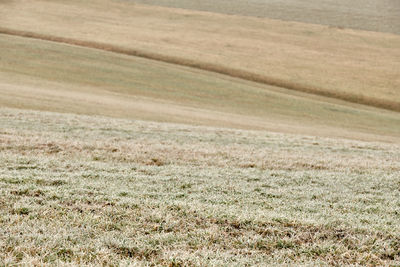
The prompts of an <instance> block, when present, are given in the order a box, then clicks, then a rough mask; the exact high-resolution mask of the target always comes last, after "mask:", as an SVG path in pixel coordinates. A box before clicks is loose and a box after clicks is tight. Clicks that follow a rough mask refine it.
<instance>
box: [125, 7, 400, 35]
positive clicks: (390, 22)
mask: <svg viewBox="0 0 400 267" xmlns="http://www.w3.org/2000/svg"><path fill="white" fill-rule="evenodd" d="M127 1H131V2H134V3H141V4H150V5H156V6H158V5H161V6H166V7H175V8H184V9H192V10H200V11H208V12H217V13H223V14H231V15H243V16H252V17H264V18H272V19H279V20H286V21H299V22H306V23H313V24H322V25H328V26H332V27H339V28H353V29H361V30H368V31H375V32H391V33H395V34H400V21H399V18H398V15H399V13H400V3H399V2H398V1H397V0H380V1H376V0H352V1H347V0H336V1H331V0H307V1H298V0H268V1H265V0H247V1H232V0H203V1H190V0H127Z"/></svg>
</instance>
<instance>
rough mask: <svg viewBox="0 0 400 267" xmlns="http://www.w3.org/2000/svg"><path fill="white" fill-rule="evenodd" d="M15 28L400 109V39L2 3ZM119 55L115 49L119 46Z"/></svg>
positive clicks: (193, 15) (6, 23)
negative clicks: (109, 46) (399, 91)
mask: <svg viewBox="0 0 400 267" xmlns="http://www.w3.org/2000/svg"><path fill="white" fill-rule="evenodd" d="M0 5H1V9H0V23H1V28H2V29H1V32H7V31H9V30H10V29H14V30H21V31H27V32H33V33H36V34H42V37H43V36H44V37H45V38H48V39H52V38H54V37H61V38H70V41H71V42H75V43H79V42H82V41H86V42H94V44H97V46H98V47H100V48H101V47H102V44H106V45H113V46H114V47H113V48H114V49H115V50H118V49H131V50H134V51H136V53H139V54H141V55H146V56H147V57H154V58H158V59H160V60H164V61H169V62H173V63H179V64H183V65H190V66H194V67H198V68H202V69H206V70H212V71H216V72H221V73H224V74H228V75H231V76H235V77H240V78H245V79H248V80H254V81H258V82H261V83H266V84H272V85H277V86H281V87H286V88H290V89H292V90H299V91H305V92H311V93H314V94H320V95H325V96H329V97H335V98H339V99H344V100H348V101H352V102H357V103H364V104H368V105H373V106H377V107H383V108H387V109H391V110H396V111H400V98H399V93H398V88H399V85H400V79H399V77H400V75H399V74H400V71H399V70H400V61H399V60H398V59H399V58H400V50H399V49H398V47H400V36H398V35H393V34H384V33H377V32H363V31H355V30H347V29H344V30H342V29H337V28H332V27H328V26H321V25H313V24H304V23H296V22H284V21H278V20H271V19H262V18H251V17H241V16H228V15H223V14H214V13H207V12H199V11H192V10H182V9H173V8H163V7H155V6H146V5H139V4H133V3H132V2H127V1H109V0H97V1H94V0H92V1H68V3H66V2H65V1H63V0H58V1H35V2H26V1H21V0H13V1H2V2H1V3H0ZM111 49H112V48H111Z"/></svg>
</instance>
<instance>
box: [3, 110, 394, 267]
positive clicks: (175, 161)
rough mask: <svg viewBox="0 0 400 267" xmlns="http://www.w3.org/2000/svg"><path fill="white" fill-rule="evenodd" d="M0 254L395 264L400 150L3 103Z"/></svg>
mask: <svg viewBox="0 0 400 267" xmlns="http://www.w3.org/2000/svg"><path fill="white" fill-rule="evenodd" d="M0 125H1V126H2V127H1V131H0V159H1V160H0V185H1V186H0V251H1V253H0V264H2V265H6V266H7V265H9V264H12V265H14V264H27V265H32V264H37V265H42V264H53V265H54V264H63V265H64V264H72V265H98V264H103V265H114V264H115V263H117V262H118V263H120V264H121V265H123V264H134V263H137V264H139V265H149V264H156V265H169V266H179V265H202V266H204V265H209V266H244V265H265V264H273V265H288V264H290V265H291V264H293V265H310V264H312V265H315V264H318V265H327V264H329V265H330V264H332V265H333V264H337V265H345V264H362V265H386V266H389V265H393V266H395V265H396V264H397V265H398V264H400V228H399V226H400V216H399V212H400V202H399V194H400V191H399V188H400V187H399V185H400V179H399V177H400V164H399V163H400V153H399V151H400V147H399V146H398V145H394V144H385V143H378V142H361V141H349V140H343V139H327V138H320V137H310V136H302V135H285V134H276V133H270V132H264V131H261V132H260V131H244V130H230V129H222V128H211V127H193V126H185V125H179V124H161V123H153V122H144V121H131V120H121V119H110V118H105V117H97V116H82V115H69V114H63V115H62V114H57V113H47V112H34V111H21V110H15V109H4V108H3V109H0Z"/></svg>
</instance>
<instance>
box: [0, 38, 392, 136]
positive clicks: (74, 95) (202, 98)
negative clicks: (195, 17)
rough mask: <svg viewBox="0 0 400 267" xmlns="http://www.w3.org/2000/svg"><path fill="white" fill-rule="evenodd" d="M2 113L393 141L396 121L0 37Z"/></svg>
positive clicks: (234, 82)
mask: <svg viewBox="0 0 400 267" xmlns="http://www.w3.org/2000/svg"><path fill="white" fill-rule="evenodd" d="M0 51H7V53H5V54H2V60H1V61H0V77H1V81H0V104H1V105H2V106H6V107H14V108H27V109H39V110H49V111H58V112H74V113H81V114H101V115H107V116H112V117H124V118H134V119H146V120H156V121H170V122H185V123H192V124H193V123H194V124H203V125H214V126H225V127H236V128H245V129H246V128H247V129H268V130H273V131H280V132H292V133H294V132H297V133H305V134H319V135H325V136H331V137H347V138H359V139H365V140H386V141H398V140H399V137H400V117H399V115H398V113H397V112H390V111H383V110H379V109H376V108H369V107H365V106H361V105H356V104H346V103H344V102H341V101H335V100H331V99H329V98H325V97H313V96H312V95H309V94H304V93H298V92H294V91H291V90H285V89H280V88H277V87H272V86H263V85H259V84H256V83H251V82H246V81H242V80H239V79H233V78H229V77H226V76H223V75H217V74H213V73H210V72H204V71H198V70H194V69H190V68H184V67H180V66H176V65H171V64H165V63H162V62H158V61H149V60H146V59H141V58H137V57H131V56H124V55H118V54H113V53H109V52H104V51H98V50H94V49H86V48H81V47H74V46H69V45H64V44H57V43H52V42H44V41H40V40H32V39H28V38H20V37H13V36H7V35H2V36H1V35H0Z"/></svg>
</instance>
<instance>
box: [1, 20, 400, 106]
mask: <svg viewBox="0 0 400 267" xmlns="http://www.w3.org/2000/svg"><path fill="white" fill-rule="evenodd" d="M0 34H7V35H13V36H20V37H26V38H34V39H39V40H45V41H51V42H57V43H64V44H69V45H75V46H81V47H86V48H93V49H99V50H104V51H109V52H114V53H119V54H124V55H129V56H135V57H141V58H146V59H151V60H157V61H162V62H165V63H171V64H177V65H181V66H186V67H191V68H196V69H200V70H205V71H210V72H215V73H219V74H224V75H228V76H231V77H234V78H240V79H243V80H247V81H252V82H256V83H260V84H265V85H270V86H276V87H281V88H285V89H289V90H294V91H300V92H305V93H311V94H316V95H320V96H326V97H331V98H336V99H340V100H345V101H349V102H353V103H358V104H364V105H369V106H374V107H378V108H383V109H387V110H392V111H398V112H400V103H399V102H398V101H390V100H382V99H375V98H372V97H368V96H363V95H357V94H352V93H341V92H329V91H326V90H323V89H321V88H317V87H315V86H312V85H305V84H300V83H297V82H294V81H287V80H282V79H277V78H273V77H268V76H265V75H260V74H256V73H252V72H249V71H245V70H239V69H234V68H229V67H226V66H222V65H217V64H212V63H207V62H199V61H194V60H190V59H185V58H179V57H172V56H168V55H162V54H157V53H152V52H146V51H140V50H137V49H132V48H125V47H120V46H115V45H111V44H106V43H100V42H93V41H84V40H77V39H72V38H65V37H58V36H52V35H47V34H41V33H35V32H29V31H20V30H13V29H8V28H1V27H0Z"/></svg>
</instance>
